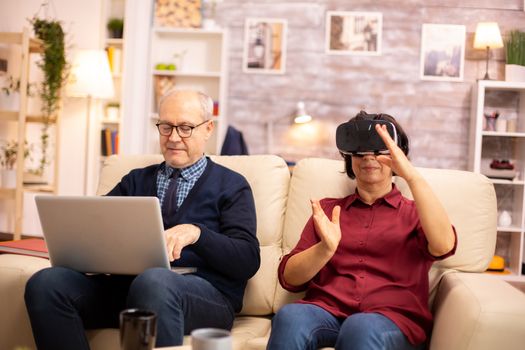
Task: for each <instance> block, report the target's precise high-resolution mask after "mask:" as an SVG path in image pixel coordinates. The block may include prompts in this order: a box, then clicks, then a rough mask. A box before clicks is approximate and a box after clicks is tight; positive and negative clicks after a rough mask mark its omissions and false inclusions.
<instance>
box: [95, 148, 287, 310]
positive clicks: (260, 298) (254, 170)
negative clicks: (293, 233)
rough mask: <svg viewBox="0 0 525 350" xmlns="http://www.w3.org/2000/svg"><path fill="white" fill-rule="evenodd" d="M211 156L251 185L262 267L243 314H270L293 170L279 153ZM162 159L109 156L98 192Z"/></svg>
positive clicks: (249, 288)
mask: <svg viewBox="0 0 525 350" xmlns="http://www.w3.org/2000/svg"><path fill="white" fill-rule="evenodd" d="M210 158H211V159H212V160H213V161H215V162H217V163H219V164H221V165H223V166H226V167H228V168H230V169H232V170H234V171H237V172H238V173H240V174H242V175H243V176H244V177H245V178H246V180H247V181H248V183H249V184H250V186H251V188H252V191H253V194H254V198H255V208H256V211H257V238H258V239H259V243H260V245H261V267H260V269H259V271H258V272H257V274H256V275H255V276H254V277H252V278H251V279H250V281H249V282H248V286H247V288H246V293H245V295H244V307H243V309H242V311H241V314H247V315H268V314H270V313H271V312H272V306H273V301H274V299H273V298H274V295H275V289H276V287H277V266H278V264H279V259H280V257H281V255H282V250H281V240H282V232H283V224H284V215H285V210H286V199H287V195H288V187H289V182H290V172H289V170H288V167H287V165H286V163H285V162H284V160H283V159H281V158H279V157H277V156H271V155H254V156H212V157H210ZM162 161H163V158H162V156H161V155H131V156H124V155H118V156H111V157H108V158H107V159H106V161H105V162H104V166H103V168H102V171H101V175H100V180H99V187H98V190H97V194H99V195H103V194H105V193H107V192H109V191H110V190H111V189H112V188H113V187H114V186H115V185H116V184H117V183H118V182H119V181H120V179H121V178H122V177H123V176H124V175H126V174H127V173H128V172H129V171H130V170H132V169H135V168H141V167H145V166H147V165H151V164H157V163H160V162H162Z"/></svg>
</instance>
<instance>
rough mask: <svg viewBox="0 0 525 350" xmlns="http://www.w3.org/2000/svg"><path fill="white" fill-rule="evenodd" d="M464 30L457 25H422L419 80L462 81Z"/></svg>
mask: <svg viewBox="0 0 525 350" xmlns="http://www.w3.org/2000/svg"><path fill="white" fill-rule="evenodd" d="M465 37H466V28H465V26H464V25H457V24H423V26H422V29H421V57H420V59H421V63H420V78H421V80H438V81H463V67H464V61H465V59H464V58H465Z"/></svg>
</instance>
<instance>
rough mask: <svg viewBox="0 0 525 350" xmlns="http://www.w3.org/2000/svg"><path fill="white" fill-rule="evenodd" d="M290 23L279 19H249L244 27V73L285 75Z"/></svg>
mask: <svg viewBox="0 0 525 350" xmlns="http://www.w3.org/2000/svg"><path fill="white" fill-rule="evenodd" d="M287 27H288V23H287V21H286V20H285V19H277V18H247V19H246V21H245V26H244V54H243V63H242V67H243V72H245V73H263V74H284V72H285V70H286V33H287Z"/></svg>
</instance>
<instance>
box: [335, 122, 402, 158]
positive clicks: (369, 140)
mask: <svg viewBox="0 0 525 350" xmlns="http://www.w3.org/2000/svg"><path fill="white" fill-rule="evenodd" d="M360 114H361V115H364V116H365V118H366V119H361V120H356V119H353V120H351V121H348V122H346V123H343V124H341V125H339V126H338V127H337V131H336V135H335V141H336V144H337V148H338V149H339V151H340V152H341V153H343V154H348V155H352V156H364V155H366V154H375V155H379V154H390V151H389V150H388V148H387V147H386V145H385V143H384V142H383V140H382V139H381V136H379V134H378V133H377V131H376V129H375V128H376V125H377V124H379V125H386V129H387V131H388V133H389V134H390V137H392V140H394V142H395V143H396V144H397V131H396V127H395V125H394V124H392V123H391V122H389V121H386V120H380V119H373V118H374V117H376V116H377V114H366V113H365V112H360Z"/></svg>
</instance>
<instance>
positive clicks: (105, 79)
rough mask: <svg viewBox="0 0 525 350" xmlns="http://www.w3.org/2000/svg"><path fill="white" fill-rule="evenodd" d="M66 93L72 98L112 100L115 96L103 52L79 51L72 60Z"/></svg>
mask: <svg viewBox="0 0 525 350" xmlns="http://www.w3.org/2000/svg"><path fill="white" fill-rule="evenodd" d="M66 93H67V95H68V96H73V97H86V96H91V97H94V98H112V97H113V96H114V94H115V92H114V89H113V79H112V77H111V70H110V69H109V61H108V56H107V54H106V52H105V51H104V50H79V51H77V53H76V55H75V58H74V60H73V65H72V68H71V73H70V75H69V81H68V84H67V86H66Z"/></svg>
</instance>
